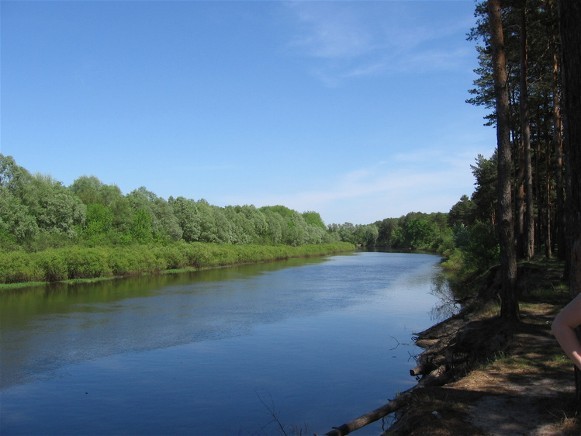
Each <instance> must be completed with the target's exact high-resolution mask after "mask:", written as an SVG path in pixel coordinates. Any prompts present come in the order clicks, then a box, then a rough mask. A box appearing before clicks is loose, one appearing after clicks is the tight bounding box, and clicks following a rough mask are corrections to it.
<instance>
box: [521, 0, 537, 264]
mask: <svg viewBox="0 0 581 436" xmlns="http://www.w3.org/2000/svg"><path fill="white" fill-rule="evenodd" d="M527 74H528V47H527V0H523V2H522V10H521V34H520V121H521V142H522V149H523V153H524V190H525V195H526V197H525V219H524V224H525V226H524V227H525V228H524V253H523V254H524V258H525V259H527V260H529V259H531V258H532V257H533V256H534V255H535V219H534V207H533V206H534V204H533V201H534V200H533V170H532V166H531V165H532V164H531V128H530V124H529V102H528V100H529V97H528V80H527Z"/></svg>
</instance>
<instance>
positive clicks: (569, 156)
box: [449, 0, 581, 319]
mask: <svg viewBox="0 0 581 436" xmlns="http://www.w3.org/2000/svg"><path fill="white" fill-rule="evenodd" d="M580 14H581V10H580V6H579V2H576V1H569V0H559V1H558V0H512V1H508V0H507V1H501V0H487V1H479V2H477V3H476V7H475V16H476V18H477V22H476V26H475V27H474V28H473V29H471V31H470V32H469V34H468V39H469V40H471V41H474V42H476V50H477V56H478V61H479V66H478V68H477V69H476V70H475V73H476V74H477V78H476V80H475V81H474V88H473V89H471V90H470V91H469V92H470V94H471V98H470V99H468V100H467V102H468V103H470V104H473V105H477V106H483V107H485V108H487V109H489V111H490V112H489V114H488V115H487V116H486V117H485V120H486V124H487V125H490V126H493V127H495V128H496V131H497V147H496V151H495V153H494V154H493V155H492V156H490V157H484V156H478V157H477V158H476V162H475V164H474V165H473V166H472V170H473V174H474V175H475V178H476V189H475V191H474V193H473V194H472V196H471V198H468V197H467V196H464V197H462V198H461V199H460V201H459V202H458V203H456V204H455V205H454V206H453V207H452V209H451V210H450V213H449V221H450V225H451V226H452V228H453V234H454V240H455V246H456V248H457V250H459V252H458V253H460V254H459V255H458V256H459V257H462V260H463V261H465V262H467V263H468V264H473V265H480V267H483V266H486V265H490V264H492V263H495V262H500V270H501V276H502V292H501V297H502V298H501V302H502V303H501V316H503V317H505V318H508V319H518V316H519V314H518V301H517V296H516V290H515V285H516V278H517V267H516V266H517V261H518V260H529V259H532V258H533V257H535V256H538V255H543V256H545V257H547V258H550V257H553V256H557V257H558V258H560V259H562V260H564V261H565V265H566V274H567V276H568V277H569V278H571V279H573V280H572V282H571V288H572V289H571V291H572V293H573V294H576V293H578V292H579V290H581V265H580V264H579V261H580V260H581V255H580V253H581V242H580V236H581V200H580V195H581V186H580V184H581V182H580V180H581V179H580V177H579V175H578V171H579V170H580V169H581V160H580V157H581V156H580V155H581V153H580V150H581V133H580V130H579V129H580V128H581V113H580V110H581V108H580V103H579V102H580V101H581V98H580V87H581V85H580V80H581V70H580V64H581V45H580V43H581V41H580V38H579V35H580V34H581V15H580ZM477 247H480V250H477Z"/></svg>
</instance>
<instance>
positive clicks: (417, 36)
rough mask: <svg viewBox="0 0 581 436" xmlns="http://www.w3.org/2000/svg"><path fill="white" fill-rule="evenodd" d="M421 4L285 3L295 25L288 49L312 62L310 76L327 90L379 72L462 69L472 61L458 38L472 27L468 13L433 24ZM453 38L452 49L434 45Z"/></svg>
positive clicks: (433, 20) (425, 4) (469, 52)
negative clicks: (294, 31)
mask: <svg viewBox="0 0 581 436" xmlns="http://www.w3.org/2000/svg"><path fill="white" fill-rule="evenodd" d="M427 5H429V3H426V2H422V3H417V2H416V3H414V2H291V3H287V9H288V10H289V11H290V13H291V16H292V17H293V19H294V20H295V21H296V23H297V26H296V29H297V30H296V32H297V34H296V35H295V37H294V38H292V40H291V41H290V43H289V47H290V49H291V50H292V51H295V52H296V53H299V54H301V55H303V56H305V57H307V58H310V59H311V60H312V66H311V69H310V71H311V73H312V74H313V76H315V77H316V78H318V79H319V80H321V81H322V82H324V83H325V84H326V85H327V86H337V85H339V84H340V83H342V82H343V81H344V80H348V79H356V78H362V77H369V76H377V75H382V74H393V73H400V72H406V73H407V72H410V71H416V72H420V73H421V72H426V71H433V70H449V69H456V68H458V67H459V66H462V67H463V68H465V65H466V63H465V60H466V59H470V58H472V57H473V53H472V52H471V51H470V50H468V49H467V48H465V47H464V48H462V47H461V45H462V44H463V42H464V37H463V35H464V34H465V32H466V31H467V30H468V29H469V28H470V26H471V25H472V21H471V20H472V17H471V15H469V16H467V18H466V20H460V21H455V22H445V21H442V19H440V20H438V21H436V20H435V19H434V17H433V16H432V15H430V14H429V10H427V9H425V8H426V6H427ZM431 7H432V8H433V7H434V6H433V5H432V6H431ZM444 15H445V14H444ZM438 16H439V17H441V16H442V15H441V14H440V15H438ZM456 35H458V45H457V46H456V47H454V48H452V49H450V48H449V47H448V48H447V49H442V48H441V47H439V46H438V44H437V42H438V41H439V40H442V39H444V38H448V37H450V36H454V37H456Z"/></svg>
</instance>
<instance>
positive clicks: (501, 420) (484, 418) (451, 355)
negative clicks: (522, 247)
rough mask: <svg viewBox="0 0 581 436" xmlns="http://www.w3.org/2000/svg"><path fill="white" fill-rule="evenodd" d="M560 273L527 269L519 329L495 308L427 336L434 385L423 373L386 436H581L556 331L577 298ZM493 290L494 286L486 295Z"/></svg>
mask: <svg viewBox="0 0 581 436" xmlns="http://www.w3.org/2000/svg"><path fill="white" fill-rule="evenodd" d="M561 276H562V268H561V267H560V266H559V264H558V263H556V262H549V263H546V262H545V263H542V264H535V263H529V264H526V265H522V266H521V268H520V270H519V277H520V280H519V287H520V289H521V290H522V295H521V303H520V307H521V322H519V323H517V324H512V325H511V324H506V323H503V322H502V321H500V320H499V319H498V307H497V305H495V304H494V303H489V304H487V305H485V306H484V307H482V306H475V305H474V306H471V305H468V306H467V307H466V308H465V309H464V310H463V312H462V313H461V314H459V315H458V316H455V317H452V318H450V319H448V320H446V321H444V322H442V323H440V324H438V325H436V326H434V327H432V328H430V329H428V330H426V331H424V332H422V333H420V334H419V335H418V338H417V343H418V345H420V346H421V347H423V348H424V352H423V353H422V355H421V356H420V358H419V360H418V361H419V363H420V365H421V363H422V362H423V363H424V364H426V365H427V366H426V368H428V369H431V371H433V372H431V374H432V380H429V379H428V377H430V375H424V376H423V379H422V380H420V382H419V385H418V388H416V389H414V390H413V391H412V392H411V393H409V397H408V398H407V400H406V402H405V405H404V406H403V407H401V408H400V409H399V410H398V411H397V412H396V422H395V424H394V425H393V426H392V427H391V428H390V429H389V430H388V431H387V432H386V433H385V435H401V434H406V435H424V434H430V435H441V436H448V435H450V436H451V435H458V434H463V435H468V434H470V435H508V434H510V435H515V434H517V435H578V434H581V420H580V419H579V417H578V414H577V412H576V403H575V398H574V394H575V392H574V375H573V366H572V364H571V362H570V361H569V360H568V359H567V358H566V357H565V355H564V354H563V352H562V351H561V349H560V348H559V346H558V344H557V342H556V341H555V340H554V338H553V337H552V335H551V334H550V324H551V321H552V320H553V318H554V316H555V315H556V313H557V312H558V311H559V310H560V309H561V307H563V305H565V304H566V303H567V302H568V301H569V298H570V297H569V296H568V292H567V288H566V286H564V284H563V283H562V282H561ZM491 288H494V282H492V283H490V281H488V283H486V288H482V289H481V292H480V293H481V296H482V294H487V293H488V294H489V295H490V294H491V291H492V289H491ZM438 359H440V360H441V361H440V362H437V360H438ZM429 363H431V364H432V365H431V366H430V365H429ZM434 366H435V367H436V368H435V369H432V368H433V367H434ZM443 366H444V368H443ZM438 371H439V372H438ZM434 372H435V373H434ZM426 381H431V382H429V383H425V382H426Z"/></svg>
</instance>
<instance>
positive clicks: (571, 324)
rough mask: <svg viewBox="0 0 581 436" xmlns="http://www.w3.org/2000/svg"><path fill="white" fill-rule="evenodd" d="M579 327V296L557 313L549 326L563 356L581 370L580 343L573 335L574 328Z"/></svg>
mask: <svg viewBox="0 0 581 436" xmlns="http://www.w3.org/2000/svg"><path fill="white" fill-rule="evenodd" d="M579 325H581V294H579V295H577V296H576V297H575V298H574V299H573V300H571V302H570V303H569V304H567V305H566V306H565V307H564V308H563V310H561V312H559V314H558V315H557V316H556V317H555V319H554V321H553V324H552V326H551V332H552V333H553V335H554V336H555V338H556V339H557V342H559V345H560V346H561V348H562V349H563V351H564V352H565V354H567V356H569V358H570V359H571V360H572V361H573V363H574V364H575V366H576V367H577V368H579V369H580V370H581V343H580V342H579V339H577V334H576V333H575V328H577V327H578V326H579Z"/></svg>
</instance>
